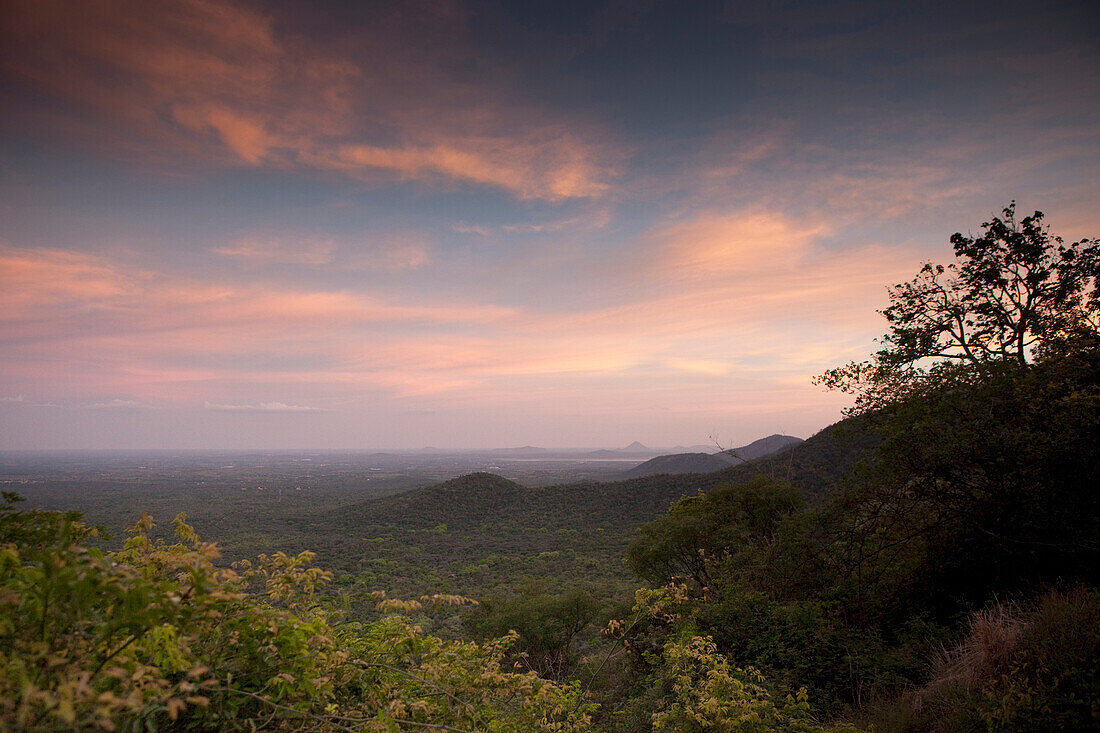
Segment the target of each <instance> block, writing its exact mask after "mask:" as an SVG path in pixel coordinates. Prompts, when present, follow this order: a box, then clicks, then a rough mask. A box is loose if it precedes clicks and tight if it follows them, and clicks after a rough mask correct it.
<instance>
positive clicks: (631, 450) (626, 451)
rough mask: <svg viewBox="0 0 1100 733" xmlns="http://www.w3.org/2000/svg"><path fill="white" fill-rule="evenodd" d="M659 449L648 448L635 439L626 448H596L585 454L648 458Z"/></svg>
mask: <svg viewBox="0 0 1100 733" xmlns="http://www.w3.org/2000/svg"><path fill="white" fill-rule="evenodd" d="M656 452H657V451H655V450H653V449H652V448H648V447H646V446H644V445H642V444H641V443H639V442H638V441H636V440H635V441H634V442H633V443H631V444H630V445H628V446H627V447H625V448H615V449H613V450H607V449H605V450H594V451H590V452H588V453H585V454H584V457H585V458H647V457H649V456H652V455H653V454H655V453H656Z"/></svg>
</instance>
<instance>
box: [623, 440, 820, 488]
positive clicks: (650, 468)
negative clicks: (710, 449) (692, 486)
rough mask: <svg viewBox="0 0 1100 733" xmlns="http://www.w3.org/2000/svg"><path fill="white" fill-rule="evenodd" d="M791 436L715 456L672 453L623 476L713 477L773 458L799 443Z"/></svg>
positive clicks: (759, 442)
mask: <svg viewBox="0 0 1100 733" xmlns="http://www.w3.org/2000/svg"><path fill="white" fill-rule="evenodd" d="M802 442H803V440H802V439H801V438H796V437H794V436H793V435H769V436H768V437H766V438H760V439H759V440H754V441H753V442H751V443H749V444H748V445H743V446H741V447H740V448H732V449H730V450H725V451H720V452H718V453H675V454H672V455H667V456H657V457H656V458H651V459H650V460H648V461H646V462H645V463H642V464H641V465H638V466H635V467H634V468H632V469H630V470H629V471H626V472H624V473H623V476H625V477H626V478H639V477H641V476H656V475H658V474H683V473H713V472H714V471H721V470H722V469H724V468H729V467H730V466H736V465H738V464H741V463H745V462H747V461H754V460H756V459H758V458H766V457H767V456H771V455H775V454H776V453H778V452H779V451H781V450H785V449H787V448H791V447H793V446H796V445H798V444H799V443H802Z"/></svg>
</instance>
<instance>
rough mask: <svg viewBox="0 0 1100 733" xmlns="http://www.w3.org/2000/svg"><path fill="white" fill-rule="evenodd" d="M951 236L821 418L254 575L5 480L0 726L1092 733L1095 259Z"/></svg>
mask: <svg viewBox="0 0 1100 733" xmlns="http://www.w3.org/2000/svg"><path fill="white" fill-rule="evenodd" d="M952 245H953V247H954V250H955V254H956V261H955V262H954V263H952V264H949V265H946V266H939V265H931V264H930V265H927V266H925V267H924V268H923V269H922V270H921V271H920V272H919V273H918V274H917V276H916V277H915V278H914V279H913V280H912V281H910V282H907V283H901V284H898V285H895V286H893V287H892V288H891V289H890V303H891V304H890V306H889V307H888V308H886V309H885V310H884V311H883V315H884V316H885V318H886V320H887V324H888V332H887V334H886V335H885V336H884V337H883V338H882V339H881V340H880V345H881V349H880V350H879V351H878V352H877V353H876V354H874V355H873V357H872V358H871V359H870V360H869V361H867V362H864V363H853V364H849V365H847V366H845V367H840V368H836V369H832V370H829V371H827V372H825V373H824V374H823V375H822V376H821V377H820V382H821V383H822V385H823V386H824V387H826V388H833V389H842V390H845V391H848V392H851V393H852V394H853V396H854V407H853V408H852V410H851V415H850V416H849V417H848V418H847V419H846V420H844V421H842V422H841V423H839V424H837V425H834V426H832V427H830V428H828V429H826V430H824V431H822V432H821V433H819V434H818V435H817V436H814V437H813V438H811V439H810V440H807V441H806V442H805V443H801V444H799V445H796V446H793V447H791V448H788V449H786V450H784V451H782V452H780V453H777V454H775V455H772V456H769V457H767V458H763V459H760V460H756V461H752V462H749V463H744V464H740V465H735V466H731V467H729V468H724V469H722V470H720V471H715V472H713V473H706V474H684V475H676V476H668V475H661V476H647V477H643V478H636V479H630V480H624V481H619V482H588V483H582V484H574V485H569V486H552V487H542V488H538V489H528V488H526V487H524V486H521V485H520V484H518V483H515V482H512V481H508V480H506V479H503V478H501V477H499V476H493V475H488V474H474V475H471V476H466V477H463V478H461V479H456V480H454V481H449V482H444V483H441V484H437V485H433V486H429V487H425V488H421V489H418V490H416V491H413V492H408V493H403V494H397V495H392V496H380V497H376V498H373V499H370V500H368V501H365V502H358V503H355V504H350V505H347V506H341V507H339V509H338V510H332V511H331V512H330V513H329V514H325V515H315V516H312V517H310V520H309V523H307V524H303V525H301V526H298V527H296V528H294V532H293V533H292V534H291V535H290V540H289V541H288V543H287V545H286V546H284V547H282V548H279V549H280V550H281V551H277V552H276V551H273V550H271V549H269V550H267V552H266V554H263V553H261V554H259V556H258V557H256V558H254V559H252V560H245V559H243V558H237V557H234V558H223V557H222V553H221V550H220V548H219V546H218V545H217V544H214V543H213V542H210V541H207V538H205V537H204V538H200V537H199V535H198V534H197V532H196V530H195V529H194V528H193V527H192V526H191V525H190V524H189V523H188V521H187V519H186V517H184V516H180V517H177V518H176V519H175V521H174V522H173V523H172V527H171V532H170V533H165V532H163V531H161V528H158V527H156V526H155V525H154V524H153V520H152V518H150V517H149V516H148V515H143V516H141V517H140V518H137V521H136V522H134V523H133V524H132V526H131V527H130V528H129V530H128V531H127V537H126V539H125V541H124V544H122V545H121V546H120V545H119V544H118V542H117V541H113V540H112V541H108V540H104V539H103V538H101V537H97V532H98V531H99V530H97V529H96V528H95V527H92V526H89V525H88V524H86V523H85V522H84V521H83V518H82V515H81V514H80V512H78V511H48V510H43V509H25V508H23V503H22V501H21V498H20V497H18V496H16V495H15V494H11V493H5V494H4V504H3V506H2V507H0V727H3V728H10V729H29V730H37V729H43V730H53V729H58V730H69V729H74V728H75V729H103V730H135V731H136V730H258V729H262V728H266V729H272V730H332V731H344V730H347V731H352V730H355V731H360V730H362V731H413V730H441V731H528V730H531V731H535V730H545V731H589V730H592V731H608V732H611V731H641V730H661V731H665V730H667V731H684V732H688V731H749V732H752V731H758V732H764V731H799V732H802V733H810V732H812V731H857V730H858V731H869V730H875V731H913V732H928V733H932V732H934V731H945V732H946V731H985V730H1004V731H1047V730H1081V729H1096V728H1097V727H1100V675H1098V664H1097V660H1098V659H1100V590H1098V589H1097V583H1098V580H1100V578H1098V577H1097V576H1098V574H1100V533H1098V526H1100V522H1098V519H1100V511H1098V509H1100V496H1098V494H1097V492H1096V490H1095V483H1096V482H1095V478H1094V477H1095V475H1096V472H1097V469H1098V458H1100V456H1098V450H1100V291H1098V290H1097V277H1098V274H1100V247H1098V245H1097V244H1095V243H1093V242H1091V241H1088V240H1082V241H1080V242H1076V243H1072V244H1066V243H1064V242H1062V241H1061V240H1060V239H1058V238H1057V237H1054V236H1053V235H1052V234H1051V233H1050V232H1049V230H1047V229H1046V228H1045V227H1044V226H1043V217H1042V214H1041V213H1039V212H1036V213H1035V214H1033V215H1032V216H1027V217H1023V218H1020V219H1017V216H1016V212H1015V207H1014V206H1009V207H1008V208H1006V209H1005V210H1004V212H1003V216H1000V217H994V218H993V219H992V220H991V221H990V222H987V223H985V224H983V227H982V233H981V234H980V235H979V236H977V237H968V236H963V235H961V234H957V235H955V236H954V237H952ZM127 509H128V507H127ZM322 527H323V528H324V529H323V531H322V530H321V529H320V528H322ZM212 539H218V538H216V537H215V538H212ZM313 540H316V541H317V544H315V545H314V546H312V547H311V546H310V544H312V541H313ZM243 547H249V546H248V543H247V542H238V544H237V549H240V548H243ZM364 548H366V550H364ZM457 548H462V550H461V557H458V556H456V551H457ZM314 551H316V552H318V553H319V554H320V557H321V559H323V560H325V561H326V562H324V563H323V564H315V562H314V561H315V559H316V558H317V555H315V553H314ZM365 551H369V556H368V555H365V554H364V552H365ZM364 557H368V559H366V560H364V559H363V558H364ZM471 557H473V558H474V559H473V560H471V559H470V558H471ZM229 559H232V560H233V562H229ZM527 560H530V562H528V561H527ZM639 586H640V587H639Z"/></svg>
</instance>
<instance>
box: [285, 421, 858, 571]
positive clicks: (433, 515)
mask: <svg viewBox="0 0 1100 733" xmlns="http://www.w3.org/2000/svg"><path fill="white" fill-rule="evenodd" d="M776 438H778V439H779V440H785V441H787V442H786V446H787V447H786V448H779V449H778V452H773V453H771V454H770V455H765V456H764V457H761V458H756V459H751V460H748V462H744V463H739V464H737V465H729V466H726V467H724V468H722V469H721V470H718V471H713V472H710V473H681V474H669V473H667V468H666V469H664V470H665V471H666V473H659V474H652V475H648V476H640V477H636V478H627V479H624V480H621V481H606V482H594V481H588V482H581V483H575V484H564V485H558V486H546V487H526V486H523V485H521V484H519V483H517V482H515V481H510V480H508V479H506V478H503V477H501V476H498V475H495V474H491V473H475V474H468V475H465V476H460V477H458V478H455V479H451V480H449V481H445V482H443V483H440V484H434V485H430V486H425V487H423V488H419V489H413V490H411V491H407V492H404V493H401V494H397V495H391V496H385V497H378V498H374V499H370V500H367V501H363V502H356V503H353V504H350V505H345V506H342V507H340V508H339V509H338V510H326V511H325V512H323V513H321V514H319V515H316V516H311V517H310V518H309V522H311V523H317V524H318V525H319V526H324V527H325V528H326V537H329V538H331V540H330V541H329V542H328V543H326V545H325V546H318V545H317V537H316V534H313V535H311V536H310V541H311V542H312V544H311V545H309V547H310V548H311V549H316V550H318V551H319V552H320V553H321V557H322V562H323V563H324V564H325V565H326V566H329V567H333V568H336V569H340V570H344V571H348V572H351V571H358V570H362V569H364V568H370V569H371V572H372V573H376V574H377V577H376V579H375V581H374V582H377V583H385V582H386V576H384V573H389V572H391V571H393V568H397V567H400V568H401V570H400V572H401V573H404V574H405V575H409V574H410V573H412V575H409V577H408V578H404V576H402V582H405V581H406V580H407V581H408V582H410V583H415V582H416V581H417V577H419V576H416V573H419V572H422V571H421V570H415V572H414V569H413V565H409V564H407V563H406V564H405V565H400V566H398V565H393V566H392V567H391V566H379V565H377V563H375V560H373V559H372V558H377V557H381V558H382V559H385V560H386V562H389V560H388V559H386V558H390V559H395V558H403V559H402V560H401V562H406V560H407V558H408V557H413V558H415V564H414V565H415V568H425V569H426V568H434V569H436V571H438V572H439V573H442V574H437V575H434V576H432V578H431V582H430V583H427V584H426V587H431V588H437V589H439V588H443V589H444V591H447V592H450V591H454V592H460V591H462V589H463V588H464V587H465V585H466V581H464V580H463V578H462V576H461V574H460V571H461V570H462V569H463V568H464V567H465V565H466V564H467V563H470V562H473V560H471V558H473V559H474V560H477V561H478V562H479V563H482V564H484V565H485V566H486V567H496V565H500V564H504V565H508V564H515V565H517V566H519V565H523V564H525V563H534V562H536V561H537V562H551V561H552V562H560V563H563V564H562V566H561V567H562V568H563V570H562V571H561V572H566V571H568V572H572V573H578V572H582V571H581V570H578V568H579V567H585V568H587V567H589V566H587V565H584V563H587V562H591V563H595V564H593V565H591V570H592V572H606V573H608V574H610V575H614V574H615V573H621V570H618V569H617V568H618V563H619V558H621V557H622V553H623V552H624V551H625V550H626V546H627V543H628V542H629V539H630V536H631V535H632V533H633V532H634V531H635V529H636V528H637V527H638V526H639V525H641V524H642V523H644V522H648V521H651V520H653V519H656V518H657V517H659V516H660V515H662V514H663V513H664V512H666V511H667V510H668V508H669V506H670V505H671V504H672V503H673V502H675V501H677V500H678V499H680V498H681V497H683V496H692V495H695V494H697V493H699V492H707V491H710V490H711V489H713V488H714V487H716V486H719V485H722V484H727V483H735V482H739V481H746V480H748V479H750V478H752V477H753V476H754V475H755V474H758V473H759V474H765V475H768V476H772V477H774V478H780V479H787V480H789V481H791V482H792V483H793V484H794V485H795V486H796V487H798V488H799V489H800V490H801V491H802V493H803V495H804V496H805V497H806V500H807V502H808V503H809V504H811V505H813V504H815V503H817V502H819V501H820V500H821V498H822V497H823V496H825V495H826V494H827V493H828V492H829V491H830V487H831V486H833V485H835V484H836V483H837V482H838V481H840V480H842V479H843V478H844V477H845V476H847V475H848V474H849V473H850V472H851V470H852V467H853V465H854V464H855V463H856V462H858V461H859V460H860V459H861V458H862V457H864V456H865V455H866V454H867V452H868V450H869V449H870V448H872V447H873V446H874V445H875V444H876V443H877V440H876V439H875V438H874V436H873V435H872V434H871V433H870V432H868V431H867V430H865V429H864V428H863V427H862V425H860V424H859V423H858V422H857V421H855V420H853V419H849V420H846V421H844V422H842V423H839V424H837V425H833V426H831V427H829V428H826V429H825V430H822V431H821V432H820V433H818V434H817V435H814V436H813V437H812V438H810V439H809V440H806V441H804V442H803V441H799V440H798V439H797V438H790V437H787V436H772V437H770V438H765V439H764V440H763V441H757V442H756V443H752V444H750V445H749V446H744V447H742V448H740V449H737V451H738V452H739V453H742V454H746V453H755V452H757V451H760V452H762V453H763V452H766V451H768V450H772V449H774V448H775V447H776V444H777V442H778V441H777V440H775V439H776ZM768 441H771V443H769V442H768ZM759 443H763V444H764V445H763V447H759V448H752V446H757V444H759ZM750 448H751V451H750ZM703 455H707V454H703ZM745 457H746V458H747V456H745ZM719 460H722V459H719ZM456 538H458V539H456ZM368 542H369V544H368ZM456 542H460V545H461V551H460V552H458V551H456ZM284 544H287V542H284ZM391 546H392V547H391ZM397 546H400V547H401V550H400V551H398V550H396V549H393V547H397ZM305 547H306V545H305V544H304V540H303V543H302V549H305ZM387 552H388V553H390V554H389V555H386V554H385V553H387ZM410 553H412V554H410ZM540 557H543V558H554V557H557V558H558V559H557V560H550V559H544V560H538V558H540ZM586 558H587V559H586ZM599 558H604V559H603V560H598V559H599ZM607 558H612V559H611V560H608V559H607ZM378 562H382V560H378ZM601 562H602V563H605V564H604V565H600V564H599V563H601ZM372 563H373V564H372ZM606 563H611V564H613V565H614V566H615V567H614V568H612V567H611V565H608V564H606ZM532 567H533V566H532ZM599 568H603V569H602V570H599ZM440 569H448V570H446V571H445V572H444V571H443V570H440ZM423 572H426V571H423ZM479 572H480V571H479ZM493 572H495V571H493ZM585 572H587V571H585ZM490 574H491V573H490ZM478 577H480V576H478ZM395 580H396V579H395ZM417 592H420V591H417Z"/></svg>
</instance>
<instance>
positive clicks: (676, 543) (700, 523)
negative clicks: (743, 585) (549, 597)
mask: <svg viewBox="0 0 1100 733" xmlns="http://www.w3.org/2000/svg"><path fill="white" fill-rule="evenodd" d="M801 506H802V497H801V495H800V494H799V493H798V491H796V490H795V489H794V487H793V486H791V484H789V483H788V482H785V481H779V480H774V479H769V478H767V477H766V476H756V477H755V478H753V479H751V480H750V481H748V482H746V483H740V484H732V485H726V486H719V487H717V488H715V489H714V490H712V491H711V492H710V493H707V494H700V495H698V496H692V497H688V498H684V499H681V500H680V501H678V502H677V503H676V504H674V505H673V506H672V508H671V509H669V511H668V513H667V514H666V515H665V516H663V517H660V518H658V519H656V520H654V521H652V522H649V523H648V524H644V525H642V527H641V528H640V529H639V530H638V532H637V534H636V535H635V538H634V540H633V541H632V542H631V544H630V547H629V549H628V550H627V564H628V565H629V566H630V568H631V569H632V570H633V571H634V572H635V573H637V574H638V575H639V576H641V577H643V578H645V579H646V580H649V581H651V582H654V583H656V584H661V583H667V582H670V581H673V580H677V579H687V580H690V581H691V582H692V583H693V584H694V585H695V587H696V589H697V591H698V592H700V593H708V592H711V591H713V590H714V589H715V585H716V583H719V582H720V581H721V578H720V577H719V576H718V575H716V573H715V571H717V570H719V569H720V568H724V567H726V566H731V565H732V566H736V567H738V568H740V569H741V570H742V571H745V572H751V570H752V569H753V568H754V567H757V566H759V564H760V563H761V562H763V561H764V559H765V558H766V556H767V554H768V551H769V548H770V546H771V543H772V542H773V541H774V539H775V533H776V530H777V528H778V526H779V523H780V522H781V521H782V520H783V519H784V518H785V517H787V516H789V515H790V514H792V513H793V512H795V511H797V510H798V509H799V508H801Z"/></svg>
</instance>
